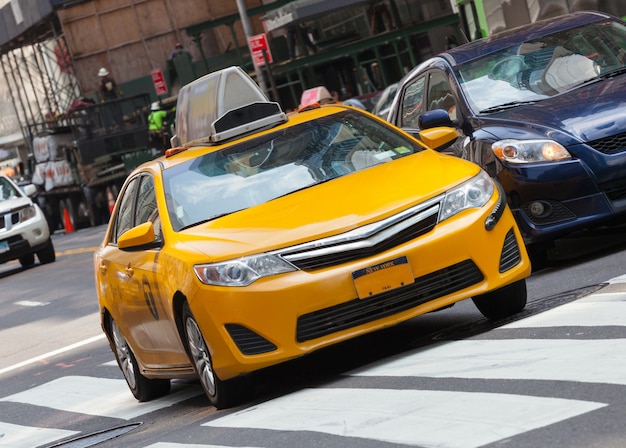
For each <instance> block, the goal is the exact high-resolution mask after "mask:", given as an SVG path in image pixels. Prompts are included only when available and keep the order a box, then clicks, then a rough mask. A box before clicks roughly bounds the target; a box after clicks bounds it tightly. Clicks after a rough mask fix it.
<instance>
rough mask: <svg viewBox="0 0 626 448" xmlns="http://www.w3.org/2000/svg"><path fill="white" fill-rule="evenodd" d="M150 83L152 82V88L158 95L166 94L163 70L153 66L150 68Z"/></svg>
mask: <svg viewBox="0 0 626 448" xmlns="http://www.w3.org/2000/svg"><path fill="white" fill-rule="evenodd" d="M151 73H152V83H153V84H154V90H156V94H157V95H158V96H161V95H167V84H166V83H165V77H164V76H163V70H161V69H160V68H155V69H154V70H152V72H151Z"/></svg>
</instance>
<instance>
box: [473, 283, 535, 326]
mask: <svg viewBox="0 0 626 448" xmlns="http://www.w3.org/2000/svg"><path fill="white" fill-rule="evenodd" d="M526 296H527V293H526V280H519V281H517V282H515V283H512V284H510V285H507V286H505V287H503V288H500V289H496V290H495V291H491V292H488V293H485V294H482V295H480V296H476V297H472V301H473V302H474V305H476V308H478V311H480V312H481V313H482V315H483V316H485V317H486V318H487V319H491V320H497V319H502V318H504V317H509V316H512V315H514V314H517V313H519V312H520V311H522V310H523V309H524V307H525V306H526Z"/></svg>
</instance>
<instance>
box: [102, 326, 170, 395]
mask: <svg viewBox="0 0 626 448" xmlns="http://www.w3.org/2000/svg"><path fill="white" fill-rule="evenodd" d="M110 329H111V339H112V342H113V347H112V348H113V353H115V359H117V364H118V365H119V367H120V369H121V370H122V373H123V374H124V379H126V383H127V384H128V387H129V389H130V391H131V392H132V393H133V395H134V396H135V398H136V399H137V400H139V401H142V402H143V401H150V400H152V399H154V398H158V397H160V396H162V395H165V394H167V393H168V392H169V391H170V380H164V379H149V378H146V377H145V376H143V375H142V374H141V373H139V365H138V364H137V360H136V359H135V355H134V354H133V352H132V351H131V349H130V347H129V346H128V343H127V342H126V339H124V336H122V332H121V331H120V328H119V327H118V326H117V324H116V323H115V321H114V320H113V319H111V325H110Z"/></svg>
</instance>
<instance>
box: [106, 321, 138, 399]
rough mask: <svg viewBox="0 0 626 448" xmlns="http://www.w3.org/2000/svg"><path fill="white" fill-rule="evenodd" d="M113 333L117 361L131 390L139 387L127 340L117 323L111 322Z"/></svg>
mask: <svg viewBox="0 0 626 448" xmlns="http://www.w3.org/2000/svg"><path fill="white" fill-rule="evenodd" d="M111 333H112V334H113V343H114V344H115V352H116V353H117V359H118V361H119V363H120V368H121V369H122V373H123V374H124V378H126V381H127V382H128V385H129V386H130V388H131V389H134V388H135V387H136V386H137V380H136V378H135V366H134V365H133V360H132V359H131V357H130V348H129V347H128V344H127V343H126V339H124V336H122V332H121V331H120V329H119V327H118V326H117V324H116V323H115V321H114V320H112V321H111Z"/></svg>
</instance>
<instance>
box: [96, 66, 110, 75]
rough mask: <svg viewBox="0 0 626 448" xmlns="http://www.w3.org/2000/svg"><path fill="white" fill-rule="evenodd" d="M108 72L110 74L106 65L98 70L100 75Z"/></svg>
mask: <svg viewBox="0 0 626 448" xmlns="http://www.w3.org/2000/svg"><path fill="white" fill-rule="evenodd" d="M108 74H109V71H108V70H107V69H106V68H104V67H102V68H101V69H100V71H99V72H98V76H106V75H108Z"/></svg>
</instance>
